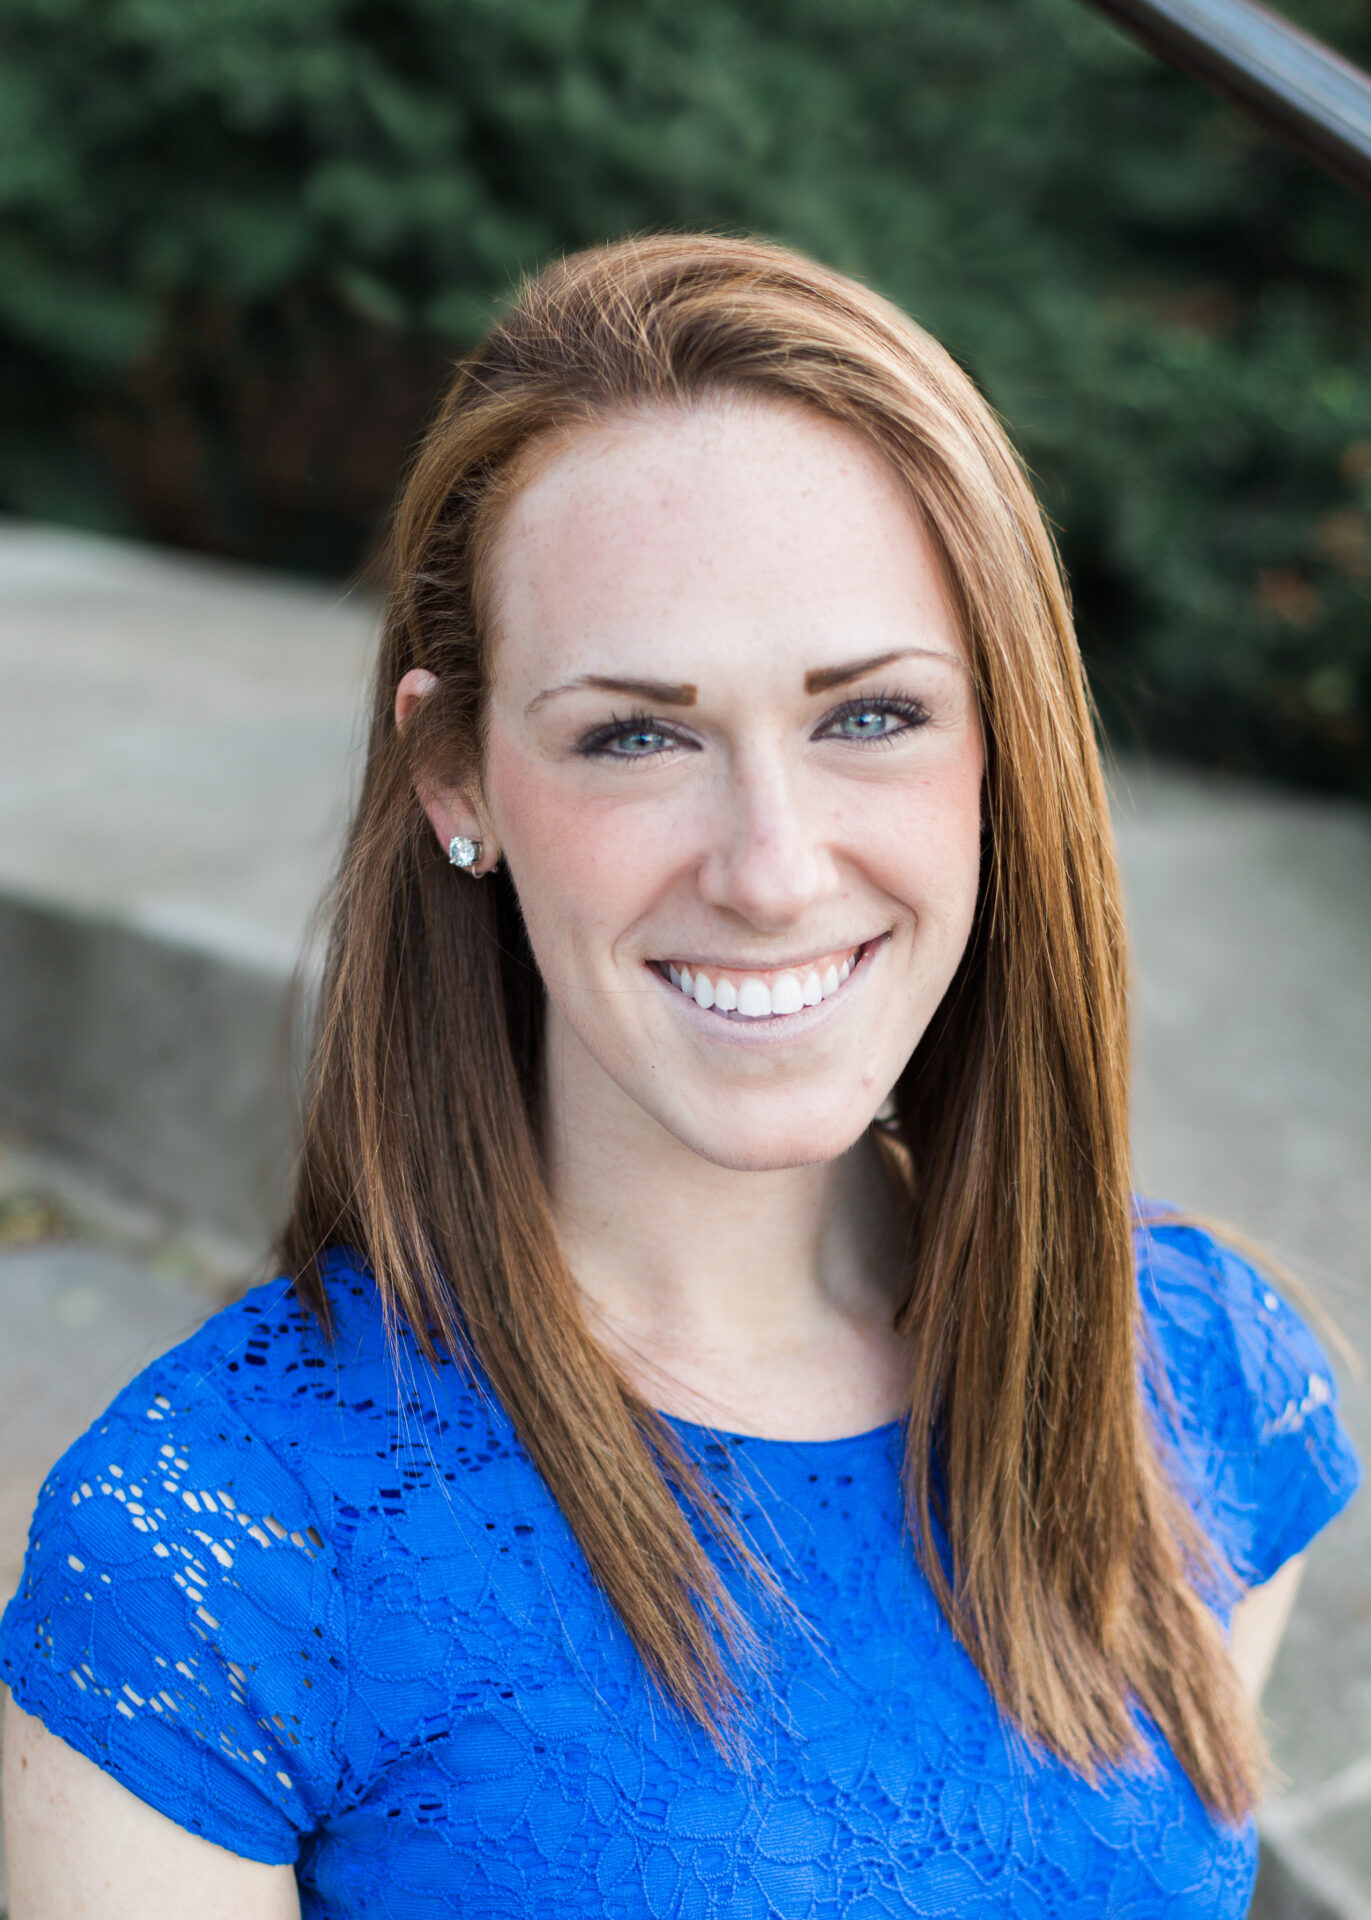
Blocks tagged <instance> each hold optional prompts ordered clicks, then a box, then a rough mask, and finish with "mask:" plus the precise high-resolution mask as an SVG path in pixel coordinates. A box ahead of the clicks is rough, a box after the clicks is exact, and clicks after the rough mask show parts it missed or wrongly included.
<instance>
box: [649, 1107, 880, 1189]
mask: <svg viewBox="0 0 1371 1920" xmlns="http://www.w3.org/2000/svg"><path fill="white" fill-rule="evenodd" d="M740 1104H741V1103H740ZM655 1118H656V1119H657V1121H658V1124H659V1125H661V1126H663V1127H665V1128H666V1130H667V1132H668V1133H670V1134H672V1135H673V1136H674V1138H675V1139H677V1140H678V1141H679V1142H680V1143H681V1145H682V1146H683V1147H687V1148H689V1150H690V1151H691V1152H692V1153H694V1154H698V1156H699V1157H700V1159H701V1160H706V1161H708V1162H709V1164H710V1165H711V1166H714V1167H722V1168H725V1169H726V1170H727V1171H728V1172H730V1173H782V1172H786V1171H789V1170H790V1169H791V1168H794V1167H814V1166H825V1165H827V1164H828V1163H829V1162H830V1161H832V1160H838V1159H841V1157H842V1156H843V1154H845V1153H848V1152H850V1150H851V1149H852V1148H853V1147H854V1146H855V1145H856V1144H857V1142H858V1140H860V1139H861V1137H862V1135H863V1134H864V1133H865V1132H866V1130H867V1128H868V1126H869V1125H870V1124H871V1115H870V1114H869V1113H868V1112H867V1111H866V1108H865V1106H863V1107H862V1108H861V1109H860V1110H859V1111H858V1112H856V1113H853V1112H851V1111H845V1112H844V1113H842V1114H841V1115H839V1114H833V1115H832V1116H826V1117H824V1118H821V1119H819V1120H817V1121H816V1120H815V1118H814V1116H813V1115H809V1116H807V1117H805V1118H804V1119H797V1118H796V1115H795V1110H794V1105H793V1104H791V1105H790V1106H789V1108H788V1110H787V1111H786V1112H785V1113H784V1115H781V1114H776V1113H774V1112H773V1113H766V1112H758V1113H757V1114H756V1115H755V1116H754V1115H748V1114H746V1113H741V1114H740V1113H738V1112H737V1111H736V1110H735V1111H733V1112H732V1113H730V1114H729V1115H728V1117H727V1118H726V1119H725V1118H724V1117H723V1116H718V1115H711V1116H710V1118H709V1119H708V1120H705V1121H703V1122H702V1121H700V1120H698V1119H697V1117H696V1116H694V1115H691V1116H689V1118H687V1117H686V1116H684V1115H680V1114H666V1113H658V1114H657V1115H656V1116H655Z"/></svg>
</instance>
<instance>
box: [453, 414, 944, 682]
mask: <svg viewBox="0 0 1371 1920" xmlns="http://www.w3.org/2000/svg"><path fill="white" fill-rule="evenodd" d="M490 565H491V579H490V586H491V593H490V601H489V604H490V607H491V612H492V614H493V629H494V633H493V638H494V644H495V659H494V663H493V664H494V668H495V678H496V682H497V684H499V683H501V682H504V683H507V684H513V685H515V686H516V687H517V688H519V689H524V690H526V689H527V688H528V687H529V686H530V684H531V683H532V682H533V681H534V680H539V681H541V680H544V679H546V677H547V676H548V674H549V673H553V674H563V673H580V672H591V673H596V672H598V673H605V672H609V671H616V672H637V673H640V674H647V673H656V674H657V675H658V676H659V677H660V676H661V675H663V674H664V673H666V672H668V671H669V672H670V675H671V677H673V678H695V677H697V676H701V675H707V674H708V672H709V671H710V669H711V667H713V668H714V669H715V670H716V671H722V670H725V669H727V670H730V671H732V672H736V671H738V670H739V668H740V667H741V666H742V665H743V664H746V665H747V666H748V668H749V669H750V670H752V671H754V672H755V671H763V670H765V668H766V666H767V664H768V663H774V664H775V665H776V666H777V667H778V669H794V668H795V667H796V665H797V663H800V662H801V661H803V662H804V663H806V664H812V661H813V660H827V659H830V658H833V657H836V655H835V651H834V649H835V647H836V648H837V651H838V652H839V653H844V654H848V655H852V654H857V653H861V652H867V653H870V654H876V653H880V652H883V651H886V650H889V649H890V648H891V647H893V646H894V645H896V644H899V645H909V644H911V643H913V644H920V643H921V642H922V643H928V642H929V641H931V640H934V639H936V641H937V642H938V644H941V645H944V646H947V647H949V648H950V649H952V650H956V651H959V648H960V643H959V641H958V639H957V636H956V633H955V623H954V621H953V617H952V615H951V612H950V609H949V605H948V600H947V596H946V593H945V591H944V587H943V580H942V572H941V567H940V564H939V562H938V559H937V556H936V551H935V549H934V547H933V543H932V541H931V539H930V538H929V536H928V533H927V531H926V529H925V527H924V524H923V521H922V518H921V516H920V514H919V512H918V510H917V508H916V507H915V504H914V502H913V500H912V498H911V496H910V494H909V492H908V489H907V487H906V486H905V484H904V482H903V481H902V480H901V478H900V476H899V475H898V474H897V473H896V472H895V471H894V469H893V468H892V467H891V466H890V465H889V463H888V462H887V461H886V460H885V459H884V458H883V457H882V456H881V455H880V454H879V453H878V452H876V450H875V449H874V448H872V447H870V446H869V445H868V444H867V443H866V442H865V441H864V440H862V439H861V438H860V437H859V436H858V435H857V434H856V433H855V432H853V431H851V430H850V429H848V428H845V427H843V426H841V425H839V424H837V423H835V422H832V421H829V420H826V419H824V418H823V417H821V416H819V415H817V414H815V413H811V412H808V411H805V410H802V409H800V408H799V407H794V406H789V405H784V404H778V403H775V402H771V401H758V400H753V399H750V398H740V399H721V400H718V401H712V402H709V403H706V404H698V405H694V406H691V407H689V408H682V409H673V410H662V411H659V412H653V413H647V414H641V415H634V416H631V417H628V418H623V419H616V420H612V421H607V422H604V423H599V424H595V425H592V426H586V427H583V428H579V429H577V430H575V431H574V432H573V433H571V434H569V435H568V436H566V437H565V438H564V439H562V440H560V441H559V442H557V443H556V444H555V445H554V447H553V448H552V450H551V451H550V453H548V455H547V456H546V457H545V458H544V459H543V460H542V462H541V463H540V464H539V465H538V466H537V468H536V470H535V471H534V473H533V476H532V478H531V479H530V480H529V481H528V483H527V484H526V485H525V486H524V487H523V488H522V490H521V491H520V492H519V493H518V494H517V495H516V497H515V499H514V501H513V502H512V503H511V505H510V507H509V509H508V511H507V513H506V516H505V519H504V521H503V524H502V525H501V527H500V529H499V531H498V533H497V535H496V538H495V541H494V545H493V549H492V553H491V556H490ZM816 649H817V650H816ZM687 668H689V672H687Z"/></svg>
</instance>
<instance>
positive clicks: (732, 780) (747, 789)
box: [699, 752, 840, 932]
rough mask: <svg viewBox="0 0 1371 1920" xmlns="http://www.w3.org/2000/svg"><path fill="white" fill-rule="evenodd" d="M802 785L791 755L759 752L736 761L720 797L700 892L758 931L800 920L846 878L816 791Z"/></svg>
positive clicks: (791, 923) (700, 875)
mask: <svg viewBox="0 0 1371 1920" xmlns="http://www.w3.org/2000/svg"><path fill="white" fill-rule="evenodd" d="M803 787H804V782H803V781H802V780H801V779H799V778H797V777H796V770H795V769H793V768H789V767H787V765H786V764H785V758H784V755H782V754H781V753H779V752H778V753H774V754H756V755H751V756H749V757H748V759H747V760H746V762H745V763H741V764H735V765H734V767H733V768H732V769H731V770H730V772H729V774H728V777H727V778H726V780H725V781H724V782H723V783H722V785H721V790H720V792H719V795H718V797H717V799H716V802H715V809H716V811H715V823H714V830H713V832H712V834H711V836H710V845H709V850H708V851H707V853H706V854H705V857H704V860H703V861H702V863H701V866H700V869H699V887H700V892H701V895H702V896H703V898H704V899H705V900H706V901H708V903H709V904H710V905H711V906H713V907H718V908H720V909H722V910H724V911H726V912H731V913H734V914H737V915H738V916H739V918H740V919H743V920H745V921H747V922H748V924H749V925H750V926H752V927H754V928H756V929H757V930H758V931H759V932H781V931H783V930H785V929H786V928H788V927H793V926H796V925H798V923H799V922H800V921H802V920H803V919H804V917H805V915H806V914H807V913H809V912H810V910H811V909H812V908H813V906H814V905H815V904H816V902H818V901H819V900H821V899H823V898H824V897H825V895H826V894H829V893H831V892H833V891H834V890H835V889H836V888H837V887H838V886H839V884H840V882H839V877H838V873H837V869H836V867H835V864H834V860H833V854H832V850H831V847H830V844H829V839H828V836H827V834H826V833H825V831H824V828H823V823H822V821H821V820H820V819H819V818H818V817H817V809H816V807H815V806H814V804H813V799H814V797H813V796H812V795H806V794H805V792H804V791H803Z"/></svg>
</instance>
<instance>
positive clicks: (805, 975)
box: [648, 940, 876, 1020]
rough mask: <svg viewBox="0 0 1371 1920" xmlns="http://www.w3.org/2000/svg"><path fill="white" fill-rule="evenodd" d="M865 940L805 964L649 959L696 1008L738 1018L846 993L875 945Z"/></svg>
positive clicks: (795, 1008) (776, 1014) (799, 1007)
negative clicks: (695, 963) (692, 962)
mask: <svg viewBox="0 0 1371 1920" xmlns="http://www.w3.org/2000/svg"><path fill="white" fill-rule="evenodd" d="M875 944H876V942H875V941H874V940H863V941H861V942H859V943H858V945H856V946H854V947H840V948H838V949H837V951H836V952H833V953H825V954H821V955H819V956H818V957H817V958H816V959H813V960H806V961H804V962H803V964H802V965H800V966H794V967H771V968H759V969H755V970H754V969H751V968H739V967H725V966H715V965H712V964H710V963H708V962H705V963H702V964H700V965H698V966H691V965H690V963H689V962H687V961H678V960H653V961H650V962H649V963H648V964H649V965H650V966H651V967H652V970H653V972H654V973H656V974H657V975H658V976H659V977H660V978H661V979H663V980H666V981H668V982H669V983H670V984H671V985H672V986H673V987H675V988H676V989H677V991H678V992H680V993H683V994H684V995H685V996H686V998H687V999H688V1000H693V1001H694V1002H695V1004H696V1006H697V1007H703V1008H705V1009H706V1010H707V1011H709V1012H713V1013H718V1014H722V1015H724V1016H725V1017H726V1018H730V1019H734V1020H766V1019H778V1018H781V1019H783V1018H785V1017H787V1016H788V1015H790V1014H796V1013H802V1012H803V1011H804V1009H805V1008H806V1007H817V1006H818V1005H820V1003H821V1002H822V1001H824V1000H831V999H832V998H833V997H834V995H835V994H838V993H841V992H842V990H843V987H844V986H845V985H846V983H847V980H848V977H849V976H850V974H851V973H852V970H853V968H854V967H856V966H857V965H859V964H860V962H861V960H862V958H863V956H864V955H865V954H866V953H867V952H869V951H870V949H871V948H872V947H874V946H875Z"/></svg>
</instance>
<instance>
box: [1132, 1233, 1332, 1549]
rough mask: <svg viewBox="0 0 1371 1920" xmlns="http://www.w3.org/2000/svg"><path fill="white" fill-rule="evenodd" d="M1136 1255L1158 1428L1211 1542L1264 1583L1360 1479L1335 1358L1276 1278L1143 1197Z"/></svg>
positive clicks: (1147, 1374)
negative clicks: (1341, 1409)
mask: <svg viewBox="0 0 1371 1920" xmlns="http://www.w3.org/2000/svg"><path fill="white" fill-rule="evenodd" d="M1135 1248H1136V1256H1137V1273H1138V1294H1139V1305H1140V1308H1141V1330H1142V1354H1141V1374H1142V1386H1143V1393H1144V1398H1145V1400H1146V1402H1147V1404H1148V1407H1149V1410H1150V1412H1151V1415H1152V1418H1153V1421H1154V1426H1155V1428H1156V1430H1157V1432H1158V1435H1159V1438H1160V1440H1161V1442H1162V1445H1163V1449H1164V1451H1165V1452H1166V1453H1167V1454H1168V1456H1169V1457H1170V1459H1171V1460H1172V1462H1173V1464H1174V1466H1175V1468H1176V1472H1177V1477H1178V1478H1179V1480H1180V1481H1181V1482H1182V1484H1183V1486H1184V1489H1185V1491H1186V1492H1187V1494H1188V1495H1189V1496H1190V1498H1191V1501H1192V1504H1193V1505H1194V1507H1195V1509H1196V1512H1197V1515H1198V1517H1199V1519H1200V1520H1201V1523H1202V1524H1203V1525H1204V1526H1205V1528H1206V1531H1207V1532H1208V1533H1209V1535H1210V1537H1211V1538H1212V1539H1213V1540H1214V1542H1215V1544H1216V1545H1217V1546H1218V1547H1219V1548H1220V1549H1221V1550H1222V1551H1223V1553H1224V1554H1225V1555H1226V1557H1227V1558H1228V1560H1229V1562H1230V1563H1231V1565H1232V1566H1233V1568H1234V1570H1235V1572H1237V1574H1238V1575H1239V1577H1240V1578H1241V1579H1242V1580H1243V1581H1244V1582H1246V1583H1248V1584H1254V1585H1255V1584H1260V1583H1261V1582H1263V1581H1265V1580H1267V1579H1269V1578H1270V1576H1271V1575H1272V1574H1273V1573H1274V1572H1275V1571H1276V1569H1277V1568H1278V1567H1279V1566H1281V1565H1282V1564H1283V1563H1284V1562H1285V1561H1286V1560H1288V1559H1290V1558H1291V1557H1292V1556H1293V1555H1294V1554H1296V1553H1298V1552H1300V1551H1301V1550H1302V1548H1304V1547H1305V1546H1306V1545H1307V1544H1308V1542H1309V1540H1310V1539H1312V1537H1313V1536H1314V1534H1316V1533H1317V1532H1318V1531H1319V1530H1320V1529H1321V1528H1322V1527H1323V1526H1324V1525H1325V1524H1326V1523H1327V1522H1328V1521H1329V1520H1330V1519H1332V1518H1333V1516H1334V1515H1335V1514H1336V1513H1338V1512H1339V1511H1340V1510H1341V1509H1342V1507H1344V1506H1345V1505H1346V1504H1347V1502H1348V1500H1350V1499H1351V1497H1352V1494H1353V1493H1354V1492H1355V1491H1356V1487H1357V1485H1358V1481H1359V1478H1360V1470H1359V1467H1358V1464H1357V1459H1356V1455H1355V1453H1354V1451H1353V1449H1352V1446H1351V1442H1350V1441H1349V1439H1348V1437H1347V1434H1346V1431H1345V1429H1344V1428H1343V1426H1342V1423H1341V1421H1340V1419H1339V1417H1338V1412H1337V1399H1338V1390H1337V1384H1336V1381H1335V1379H1334V1375H1333V1370H1332V1367H1331V1366H1330V1364H1329V1360H1328V1356H1327V1354H1326V1353H1325V1352H1324V1350H1323V1347H1322V1346H1321V1345H1320V1343H1319V1341H1318V1339H1317V1338H1316V1337H1315V1335H1314V1333H1313V1331H1312V1330H1311V1328H1310V1326H1309V1324H1308V1322H1307V1321H1306V1320H1305V1318H1304V1317H1303V1316H1302V1315H1301V1314H1300V1313H1299V1312H1297V1311H1296V1309H1295V1308H1294V1307H1293V1306H1292V1305H1291V1303H1290V1302H1289V1301H1288V1300H1287V1299H1285V1298H1284V1297H1283V1295H1282V1294H1281V1292H1280V1291H1279V1289H1278V1288H1277V1287H1276V1286H1275V1285H1274V1284H1273V1283H1272V1280H1271V1278H1270V1277H1269V1276H1268V1275H1267V1274H1265V1273H1263V1272H1262V1271H1261V1270H1260V1269H1259V1268H1258V1267H1257V1266H1256V1265H1254V1263H1253V1262H1252V1261H1251V1260H1249V1259H1248V1258H1246V1257H1245V1256H1244V1255H1243V1254H1241V1253H1239V1252H1238V1251H1237V1250H1236V1249H1235V1248H1234V1247H1232V1246H1229V1245H1226V1244H1225V1243H1224V1242H1223V1240H1222V1239H1220V1238H1219V1237H1218V1236H1216V1235H1215V1234H1214V1233H1212V1232H1210V1231H1209V1230H1208V1229H1207V1228H1205V1227H1203V1226H1201V1225H1199V1224H1197V1223H1195V1222H1190V1221H1187V1220H1185V1219H1184V1218H1183V1217H1181V1216H1178V1215H1176V1214H1174V1213H1172V1212H1170V1211H1169V1210H1168V1209H1166V1208H1164V1207H1161V1206H1158V1205H1152V1204H1149V1203H1143V1204H1140V1206H1139V1209H1138V1215H1137V1225H1136V1232H1135Z"/></svg>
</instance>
